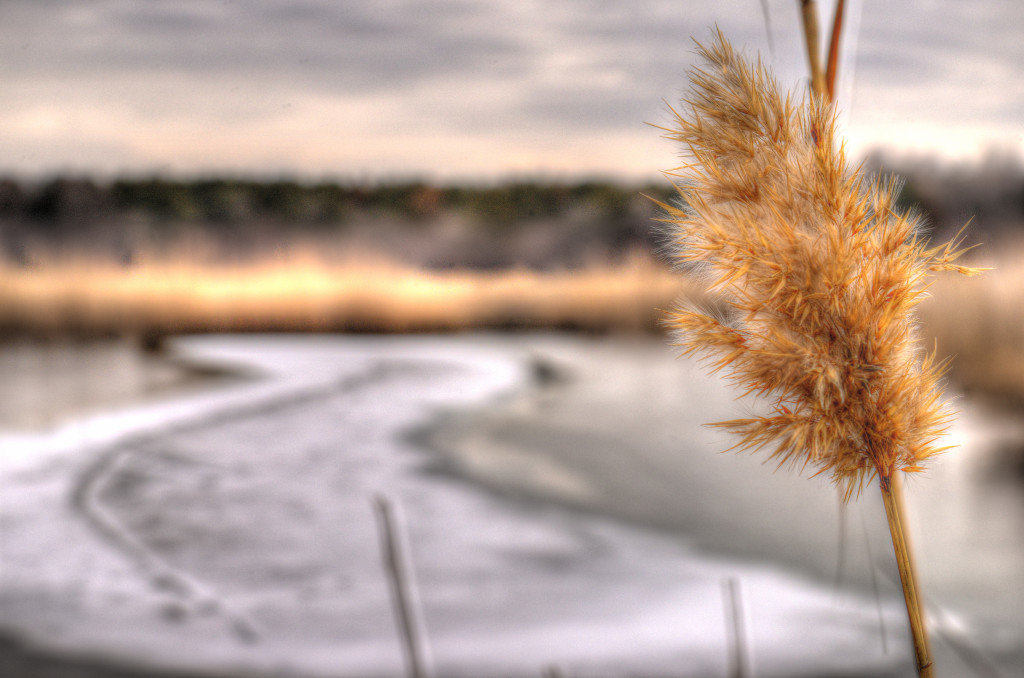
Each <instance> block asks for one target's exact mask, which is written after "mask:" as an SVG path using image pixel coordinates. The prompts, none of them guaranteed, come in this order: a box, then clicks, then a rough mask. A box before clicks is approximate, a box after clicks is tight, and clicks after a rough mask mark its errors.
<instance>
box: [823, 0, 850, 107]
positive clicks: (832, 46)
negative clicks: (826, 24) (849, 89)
mask: <svg viewBox="0 0 1024 678" xmlns="http://www.w3.org/2000/svg"><path fill="white" fill-rule="evenodd" d="M845 6H846V3H845V2H844V0H838V2H836V13H835V16H834V17H832V38H831V39H830V40H829V43H828V59H827V61H826V65H825V91H826V93H827V95H828V99H829V101H835V100H836V76H837V75H838V73H839V41H840V37H841V36H842V33H843V10H844V8H845Z"/></svg>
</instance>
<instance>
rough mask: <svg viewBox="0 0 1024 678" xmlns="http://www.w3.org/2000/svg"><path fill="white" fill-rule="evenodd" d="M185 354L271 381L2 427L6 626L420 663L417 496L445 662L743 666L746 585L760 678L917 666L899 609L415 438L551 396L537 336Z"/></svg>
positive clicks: (234, 664)
mask: <svg viewBox="0 0 1024 678" xmlns="http://www.w3.org/2000/svg"><path fill="white" fill-rule="evenodd" d="M174 347H175V349H176V350H179V351H181V352H183V353H184V354H185V355H188V356H192V357H194V358H196V359H201V360H203V361H214V362H217V363H221V364H230V365H235V366H238V367H241V368H244V369H245V370H246V371H249V372H251V373H253V374H254V375H258V376H257V377H256V378H254V379H251V380H247V381H244V382H240V383H236V384H232V385H230V386H222V387H219V388H217V389H216V390H213V391H210V392H205V393H201V394H196V395H192V396H189V397H183V398H178V399H175V400H172V401H167V402H163V403H159V404H153V405H147V406H145V407H136V408H131V409H125V410H122V411H118V412H112V413H107V414H103V415H100V416H92V417H89V418H85V419H81V420H79V421H77V422H74V423H72V424H68V425H65V426H62V427H61V428H58V429H56V430H53V431H49V432H43V433H38V434H30V435H29V434H23V435H18V436H15V435H7V436H5V437H4V438H3V439H2V440H0V445H2V449H3V453H2V456H0V483H2V485H3V488H4V489H3V499H2V504H0V529H2V531H3V534H2V570H0V625H2V626H3V627H4V628H5V629H7V630H9V631H13V632H16V633H17V634H19V635H20V636H21V637H24V638H27V639H28V640H29V641H31V642H32V643H34V644H37V645H40V646H44V647H49V648H54V649H60V650H68V651H88V652H90V653H101V654H107V655H111V656H116V657H122V658H129V659H135V660H142V661H145V662H148V663H152V664H154V665H163V666H174V667H180V668H198V669H203V670H213V669H217V670H233V671H237V672H238V673H239V674H240V675H252V674H253V673H257V672H261V673H268V674H273V675H289V674H302V675H307V674H311V675H332V676H374V675H401V674H402V671H403V667H402V654H401V648H400V645H399V642H398V639H397V632H396V624H395V619H394V616H393V614H392V606H391V600H390V596H389V590H388V585H387V580H386V579H385V576H384V572H383V569H382V565H381V556H380V542H379V536H378V534H377V526H376V522H375V520H374V515H373V511H372V508H371V499H372V497H373V496H375V495H376V494H381V493H383V494H386V495H387V496H388V497H390V498H391V499H392V501H393V502H394V503H395V504H396V506H397V507H398V508H399V510H400V514H401V517H402V521H401V522H402V525H403V526H404V530H405V533H406V536H407V540H408V544H409V547H410V552H411V557H412V560H413V563H414V568H415V575H416V580H417V588H418V590H419V592H420V603H421V610H422V616H423V619H424V623H425V628H426V632H427V635H428V637H429V644H430V647H431V654H432V657H433V663H434V667H435V669H436V673H437V674H438V675H443V676H467V677H468V676H481V677H482V676H519V675H522V676H535V675H539V674H540V673H541V672H542V671H543V670H544V669H545V667H549V666H558V667H561V669H562V670H563V671H565V672H566V673H568V674H569V675H646V676H657V675H673V676H712V675H725V673H726V671H727V661H728V634H727V632H726V620H725V614H724V611H723V609H724V608H723V593H722V591H723V589H722V582H723V580H724V579H725V578H730V577H731V578H735V579H736V580H737V581H738V582H739V583H740V585H741V592H742V600H743V602H744V605H745V610H746V612H745V621H746V628H747V631H748V635H749V640H750V642H749V648H750V652H751V655H752V657H751V658H752V661H753V663H754V666H755V667H756V674H757V675H758V676H763V677H768V676H799V675H808V676H811V675H814V676H825V675H830V674H835V675H850V674H853V675H865V676H867V675H876V676H882V675H897V674H900V673H901V672H902V671H904V670H905V669H906V668H907V667H908V666H909V664H908V663H907V662H908V659H907V653H906V652H905V650H904V648H905V638H904V634H905V631H904V628H903V625H902V623H901V618H902V611H901V610H900V609H899V608H898V607H897V606H893V605H892V604H891V601H888V602H885V603H884V604H883V605H882V608H881V614H882V615H883V616H884V618H885V620H886V624H885V630H884V631H883V630H882V629H880V627H879V610H878V608H877V607H876V604H875V602H874V601H872V600H869V599H867V598H866V597H864V596H861V595H860V594H857V593H852V592H849V591H844V592H839V593H837V592H836V591H835V590H833V588H832V587H830V586H828V585H825V584H821V583H818V582H816V581H814V580H812V579H810V578H806V577H801V576H797V575H794V574H792V573H787V572H786V571H783V570H782V569H780V568H778V567H775V566H770V565H767V564H757V563H747V562H741V561H737V560H731V559H725V558H721V557H718V558H716V557H714V556H712V555H710V554H707V553H702V552H700V551H699V550H698V549H697V548H696V547H695V546H694V545H693V544H691V543H690V542H688V541H687V540H686V539H684V538H681V537H678V536H670V535H668V534H665V533H663V532H656V531H648V530H644V529H642V528H639V527H637V526H635V525H630V524H626V523H621V522H618V521H615V520H613V519H610V518H603V517H600V516H598V515H595V514H589V513H583V512H580V511H574V510H569V509H566V508H561V507H559V506H558V505H554V504H538V503H531V502H527V501H523V500H521V499H516V498H513V497H506V496H503V495H502V494H500V493H495V492H492V491H489V490H486V489H483V488H481V487H478V486H475V485H473V484H471V483H467V482H465V481H463V480H461V479H459V478H457V477H453V476H452V475H450V474H447V473H443V472H439V469H438V466H437V459H436V458H435V457H434V456H433V455H431V454H430V453H429V452H428V451H426V450H424V449H421V448H420V447H419V446H418V445H417V444H416V442H415V441H416V438H415V436H410V432H412V431H415V430H418V429H422V427H424V426H427V425H428V424H430V422H432V421H434V420H435V419H436V418H437V417H438V416H439V415H441V414H442V413H446V412H447V413H451V412H457V411H462V410H467V409H469V408H477V407H480V406H482V405H484V404H486V403H488V402H494V401H498V400H502V399H507V398H509V397H511V396H512V395H513V394H515V393H517V392H522V391H523V390H524V389H528V388H530V369H529V365H530V360H531V354H530V352H529V351H528V350H527V349H525V348H523V349H519V348H517V347H516V346H515V344H514V343H513V342H508V341H501V342H488V341H481V340H480V339H479V338H474V337H464V338H451V337H446V338H429V337H428V338H423V337H418V338H400V337H395V338H387V339H382V338H375V337H345V338H338V337H326V336H325V337H197V338H189V339H183V340H178V341H176V342H175V343H174ZM700 423H702V422H701V421H695V422H693V425H694V426H695V427H696V426H699V424H700ZM478 456H479V458H480V459H479V463H482V464H486V463H488V453H487V450H486V449H484V450H478ZM577 490H579V491H581V492H584V491H587V489H586V488H577ZM883 633H886V634H888V635H889V636H890V637H889V638H888V639H887V640H888V647H889V652H888V653H886V652H885V651H884V649H883V641H882V635H883Z"/></svg>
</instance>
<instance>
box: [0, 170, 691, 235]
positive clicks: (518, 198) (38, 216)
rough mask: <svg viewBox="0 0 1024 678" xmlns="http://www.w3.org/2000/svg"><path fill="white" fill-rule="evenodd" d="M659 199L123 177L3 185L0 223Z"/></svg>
mask: <svg viewBox="0 0 1024 678" xmlns="http://www.w3.org/2000/svg"><path fill="white" fill-rule="evenodd" d="M641 191H642V192H644V193H647V194H653V195H654V196H656V197H658V198H659V199H667V198H668V197H669V196H670V195H671V187H670V186H669V185H668V184H664V185H650V186H643V187H637V186H622V185H618V184H612V183H603V182H583V183H574V184H562V183H537V182H512V183H504V184H499V185H496V186H486V187H472V186H435V185H431V184H427V183H424V182H417V181H414V182H398V183H386V184H380V185H369V186H360V185H343V184H338V183H301V182H297V181H254V180H243V179H231V178H212V179H196V180H171V179H163V178H141V179H140V178H131V179H128V178H122V179H117V180H116V181H113V182H110V183H98V182H96V181H93V180H91V179H89V178H82V177H64V176H62V177H56V178H53V179H50V180H47V181H44V182H39V183H35V184H31V183H25V182H19V181H17V180H15V179H11V178H0V219H4V220H12V219H15V220H26V221H33V222H36V223H38V224H40V225H42V227H43V228H45V227H46V226H47V225H49V226H59V225H60V224H67V223H83V222H89V221H96V220H98V219H108V218H111V217H118V216H127V215H136V216H144V217H146V218H147V219H151V220H157V221H163V222H204V223H210V224H216V223H241V222H249V221H252V220H255V219H272V220H275V221H278V222H280V223H281V224H294V225H303V224H338V223H344V222H345V220H346V219H347V218H349V217H351V216H352V215H355V214H366V213H376V214H380V215H385V214H386V215H393V216H399V217H402V218H405V219H410V220H416V219H427V218H431V217H435V216H437V215H439V214H441V213H443V212H446V211H450V210H457V211H466V212H468V213H470V214H472V215H473V216H475V217H476V218H478V219H479V220H480V221H481V222H483V223H488V224H500V225H507V224H511V223H514V222H516V221H520V220H523V219H537V218H547V217H558V216H561V215H564V214H565V213H566V212H569V211H572V210H577V209H579V208H581V207H582V208H585V209H589V210H592V211H594V212H595V213H597V214H600V215H602V216H607V217H611V218H616V217H621V216H622V215H624V214H626V213H627V212H628V210H629V209H630V206H631V205H632V204H633V203H634V201H635V200H636V198H637V195H638V193H640V192H641Z"/></svg>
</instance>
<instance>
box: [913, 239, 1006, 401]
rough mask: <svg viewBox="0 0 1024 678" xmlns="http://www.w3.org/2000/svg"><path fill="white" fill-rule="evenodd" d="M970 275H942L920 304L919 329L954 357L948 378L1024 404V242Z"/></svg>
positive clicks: (1003, 398) (963, 386) (965, 385)
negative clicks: (978, 273) (979, 274)
mask: <svg viewBox="0 0 1024 678" xmlns="http://www.w3.org/2000/svg"><path fill="white" fill-rule="evenodd" d="M987 265H994V267H995V268H994V269H993V270H990V271H986V272H985V274H984V275H982V276H979V277H977V278H972V279H968V280H963V279H960V280H957V279H953V278H951V277H943V276H940V277H939V278H938V279H937V280H936V281H935V283H934V285H933V287H932V288H931V294H932V298H930V299H928V300H926V301H925V302H924V303H922V305H921V307H920V309H921V322H922V330H923V333H924V335H925V337H926V338H927V339H928V341H931V340H932V339H934V340H935V341H937V342H938V349H939V354H940V355H944V356H950V357H952V359H953V360H952V363H951V364H950V372H949V376H950V380H951V381H952V382H953V383H954V384H956V385H957V386H959V387H961V388H963V389H966V390H968V391H976V392H981V393H985V394H987V395H990V396H992V397H994V398H997V399H1000V400H1004V401H1010V402H1011V403H1012V404H1013V405H1015V406H1020V405H1024V303H1022V301H1024V245H1021V246H1014V247H1008V248H1005V249H1003V250H1002V252H1001V253H1000V255H999V256H998V258H996V259H995V262H994V264H987Z"/></svg>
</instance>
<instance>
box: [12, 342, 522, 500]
mask: <svg viewBox="0 0 1024 678" xmlns="http://www.w3.org/2000/svg"><path fill="white" fill-rule="evenodd" d="M461 344H464V345H461ZM297 345H300V346H301V348H302V350H301V351H297V350H296V348H297ZM168 348H169V349H170V350H171V351H174V352H177V353H178V354H179V358H180V360H182V361H183V362H184V363H186V364H187V363H189V362H195V363H197V364H203V365H209V364H211V363H212V364H217V365H221V366H224V367H225V368H227V369H230V370H233V371H238V372H240V373H243V374H248V375H253V376H255V377H256V378H255V379H251V380H245V381H244V382H242V383H239V384H234V385H231V386H219V387H216V388H215V389H213V390H209V391H204V392H199V393H194V394H190V395H184V396H182V395H179V396H173V397H169V398H168V399H161V400H160V401H158V402H154V403H147V404H145V405H136V406H126V407H123V408H118V409H116V410H114V411H111V412H104V413H94V414H89V415H85V416H82V417H79V418H75V419H72V420H70V421H68V422H65V423H63V424H61V425H59V426H57V427H55V428H54V429H51V430H47V431H32V432H25V433H22V432H0V482H2V481H3V479H4V478H5V477H6V476H7V475H9V474H12V473H19V472H23V471H28V470H31V469H32V468H34V467H39V466H41V465H45V464H47V463H50V462H52V461H53V460H55V459H59V458H62V457H66V456H68V455H75V456H77V457H81V456H82V455H88V454H89V453H90V451H95V450H98V449H104V448H110V447H115V446H118V445H121V444H124V443H125V442H128V441H130V440H131V439H132V438H135V437H139V436H149V435H159V434H161V433H163V432H165V431H171V430H173V429H175V428H177V427H180V426H184V425H187V424H188V423H189V422H191V421H193V420H194V419H195V418H197V417H202V418H204V419H207V418H213V417H216V416H217V415H218V413H223V412H230V411H232V410H234V409H237V408H241V407H251V406H254V405H256V404H258V403H271V402H276V401H280V400H287V399H289V398H294V397H301V396H302V395H303V394H305V393H308V392H310V391H315V390H316V389H318V388H331V387H333V386H336V385H337V384H338V383H339V382H341V381H343V380H345V379H350V378H353V377H355V376H356V375H358V374H360V373H362V372H365V371H367V370H370V369H372V368H373V366H374V365H375V364H378V363H380V362H381V360H388V361H396V360H409V361H415V362H418V363H423V362H427V363H430V362H439V363H448V364H457V365H460V366H462V367H463V368H466V369H471V370H474V371H475V372H476V374H475V376H474V378H473V379H472V380H467V382H466V387H465V388H463V389H461V390H460V391H458V392H449V393H438V394H434V397H433V398H432V399H431V400H430V402H428V403H427V404H428V405H432V406H435V407H465V406H469V405H472V404H475V403H482V402H484V401H486V400H487V399H489V398H491V397H496V396H499V395H501V394H502V393H504V392H507V391H509V390H511V389H513V388H516V387H518V386H521V385H523V384H525V383H526V381H527V380H528V377H529V367H528V365H526V364H525V358H524V357H522V356H510V355H509V353H510V352H509V351H508V350H504V351H502V352H498V351H495V350H493V349H492V350H487V349H483V348H481V347H480V346H479V345H478V344H473V343H472V342H468V341H467V342H459V341H457V340H456V341H453V340H452V338H451V337H401V336H384V337H369V336H356V337H344V338H343V339H342V338H339V337H338V336H330V335H327V336H303V337H295V336H294V335H261V336H253V335H205V336H198V337H179V338H175V339H173V340H170V341H169V342H168ZM382 348H384V349H386V351H385V352H384V354H383V355H382V354H381V349H382Z"/></svg>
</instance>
